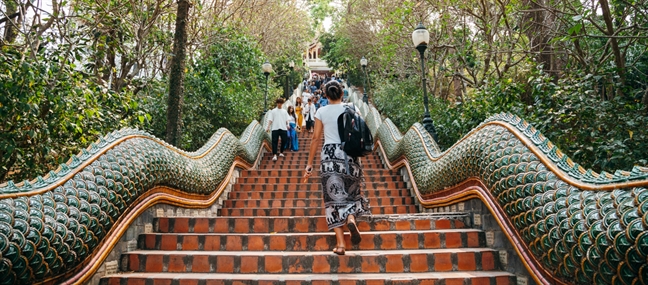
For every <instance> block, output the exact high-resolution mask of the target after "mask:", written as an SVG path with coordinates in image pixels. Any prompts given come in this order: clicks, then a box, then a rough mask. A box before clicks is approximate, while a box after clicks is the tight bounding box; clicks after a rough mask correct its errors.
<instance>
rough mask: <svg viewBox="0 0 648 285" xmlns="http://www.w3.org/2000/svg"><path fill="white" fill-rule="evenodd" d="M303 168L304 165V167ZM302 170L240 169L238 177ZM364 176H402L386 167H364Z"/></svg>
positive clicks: (290, 173)
mask: <svg viewBox="0 0 648 285" xmlns="http://www.w3.org/2000/svg"><path fill="white" fill-rule="evenodd" d="M304 168H305V167H304ZM304 172H306V171H305V170H304V169H299V168H295V167H291V168H277V169H259V170H243V171H241V175H240V176H239V177H240V178H245V177H257V176H262V177H283V176H287V177H295V176H298V177H302V176H304ZM362 172H363V173H364V175H365V176H380V177H382V176H396V177H402V176H401V175H399V174H398V173H397V172H396V171H391V170H388V169H364V170H363V171H362ZM319 174H320V171H319V170H315V171H313V175H319Z"/></svg>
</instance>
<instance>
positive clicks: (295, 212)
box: [220, 205, 417, 217]
mask: <svg viewBox="0 0 648 285" xmlns="http://www.w3.org/2000/svg"><path fill="white" fill-rule="evenodd" d="M220 212H221V215H222V216H226V217H231V216H320V215H323V214H324V209H323V208H321V207H318V208H303V207H299V208H247V209H229V208H223V209H220ZM416 212H417V211H416V207H415V206H413V205H410V206H383V207H372V208H371V213H373V214H409V213H416Z"/></svg>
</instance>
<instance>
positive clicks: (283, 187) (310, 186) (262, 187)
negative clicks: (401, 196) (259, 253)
mask: <svg viewBox="0 0 648 285" xmlns="http://www.w3.org/2000/svg"><path fill="white" fill-rule="evenodd" d="M246 179H250V178H246ZM251 179H252V180H255V179H254V178H251ZM303 181H304V180H303V178H302V180H301V181H300V183H297V182H292V183H281V184H276V183H275V184H262V183H243V182H240V181H239V183H237V184H234V187H233V190H234V191H264V192H274V191H321V190H320V189H321V188H322V184H321V183H319V181H317V180H316V179H315V178H312V177H311V178H310V179H309V180H308V181H309V182H307V183H301V182H303ZM365 185H366V187H365V189H366V190H376V189H379V190H388V189H389V190H402V191H409V190H406V189H407V186H406V185H405V182H402V181H400V182H395V181H382V182H374V181H368V182H365ZM408 196H409V195H408Z"/></svg>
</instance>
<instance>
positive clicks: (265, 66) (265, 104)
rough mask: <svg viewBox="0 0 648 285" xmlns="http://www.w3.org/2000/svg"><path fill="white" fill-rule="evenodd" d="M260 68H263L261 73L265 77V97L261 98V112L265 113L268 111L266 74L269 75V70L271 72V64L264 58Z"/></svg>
mask: <svg viewBox="0 0 648 285" xmlns="http://www.w3.org/2000/svg"><path fill="white" fill-rule="evenodd" d="M261 69H263V74H264V75H265V78H266V80H265V81H266V82H265V83H266V86H265V99H264V100H263V114H264V115H265V113H266V112H268V76H269V75H270V72H272V64H270V62H269V61H267V60H266V62H265V63H263V65H261Z"/></svg>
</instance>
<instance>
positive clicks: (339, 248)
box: [333, 246, 345, 255]
mask: <svg viewBox="0 0 648 285" xmlns="http://www.w3.org/2000/svg"><path fill="white" fill-rule="evenodd" d="M333 253H335V254H337V255H344V254H345V250H344V247H343V246H336V247H335V248H334V249H333Z"/></svg>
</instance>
